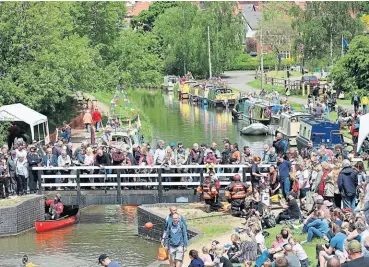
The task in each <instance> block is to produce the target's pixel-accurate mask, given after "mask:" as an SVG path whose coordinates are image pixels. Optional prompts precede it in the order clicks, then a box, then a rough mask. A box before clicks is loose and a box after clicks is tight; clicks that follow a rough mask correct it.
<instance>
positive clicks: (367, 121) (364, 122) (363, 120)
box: [356, 113, 369, 152]
mask: <svg viewBox="0 0 369 267" xmlns="http://www.w3.org/2000/svg"><path fill="white" fill-rule="evenodd" d="M368 135H369V113H368V114H365V115H363V116H360V128H359V139H358V142H357V150H356V151H357V152H359V150H360V148H361V146H362V145H363V142H364V140H365V138H366V137H367V136H368Z"/></svg>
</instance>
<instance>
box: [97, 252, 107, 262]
mask: <svg viewBox="0 0 369 267" xmlns="http://www.w3.org/2000/svg"><path fill="white" fill-rule="evenodd" d="M108 257H109V256H108V255H106V254H101V255H100V257H99V263H101V262H102V261H103V260H105V259H106V258H108Z"/></svg>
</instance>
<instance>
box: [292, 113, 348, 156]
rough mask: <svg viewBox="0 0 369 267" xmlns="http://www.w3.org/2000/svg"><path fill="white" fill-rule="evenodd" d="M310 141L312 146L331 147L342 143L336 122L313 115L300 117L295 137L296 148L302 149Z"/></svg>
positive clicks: (341, 136)
mask: <svg viewBox="0 0 369 267" xmlns="http://www.w3.org/2000/svg"><path fill="white" fill-rule="evenodd" d="M309 141H311V142H312V143H313V146H314V147H319V145H321V144H323V145H326V146H327V147H328V148H332V147H334V146H335V145H341V144H343V143H344V140H343V135H342V133H341V131H340V127H339V124H338V123H337V122H331V121H329V120H327V119H316V118H314V117H307V118H302V119H301V123H300V130H299V134H298V136H297V137H296V142H297V148H298V149H302V148H304V147H306V146H307V144H308V142H309Z"/></svg>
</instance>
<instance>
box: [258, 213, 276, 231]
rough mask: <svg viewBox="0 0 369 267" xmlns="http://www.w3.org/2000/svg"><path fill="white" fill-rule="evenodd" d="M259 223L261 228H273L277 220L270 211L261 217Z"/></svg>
mask: <svg viewBox="0 0 369 267" xmlns="http://www.w3.org/2000/svg"><path fill="white" fill-rule="evenodd" d="M261 224H262V226H263V228H266V229H268V228H273V227H275V226H276V224H277V222H276V220H275V216H274V215H273V214H271V213H265V214H263V216H262V217H261Z"/></svg>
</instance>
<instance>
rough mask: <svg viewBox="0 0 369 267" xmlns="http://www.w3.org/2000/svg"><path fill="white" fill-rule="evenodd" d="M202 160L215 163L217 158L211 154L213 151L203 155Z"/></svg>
mask: <svg viewBox="0 0 369 267" xmlns="http://www.w3.org/2000/svg"><path fill="white" fill-rule="evenodd" d="M204 162H205V163H208V164H211V163H214V164H217V158H216V157H215V156H214V155H213V153H208V154H207V155H206V156H205V159H204Z"/></svg>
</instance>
